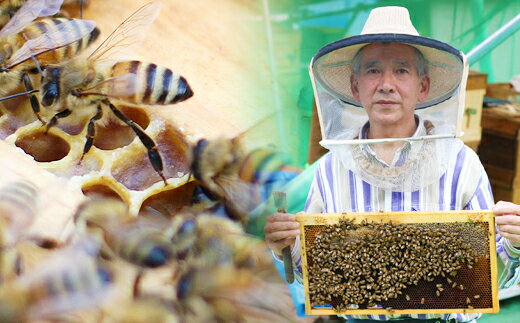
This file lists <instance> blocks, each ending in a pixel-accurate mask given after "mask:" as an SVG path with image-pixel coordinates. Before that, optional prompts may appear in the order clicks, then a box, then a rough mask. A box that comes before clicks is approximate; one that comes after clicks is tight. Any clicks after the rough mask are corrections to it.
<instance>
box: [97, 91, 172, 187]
mask: <svg viewBox="0 0 520 323" xmlns="http://www.w3.org/2000/svg"><path fill="white" fill-rule="evenodd" d="M103 102H104V103H105V104H106V105H108V106H109V107H110V110H112V112H113V113H114V114H115V116H116V117H118V118H119V119H121V120H122V121H123V122H124V123H126V124H127V125H128V126H129V127H130V128H132V130H133V131H134V132H135V134H136V135H137V136H138V137H139V139H140V140H141V142H142V143H143V145H144V146H145V147H146V150H148V158H149V159H150V163H151V164H152V167H153V169H155V171H156V172H157V174H159V176H160V177H161V178H162V180H163V182H164V186H168V183H167V182H166V178H165V177H164V175H163V173H162V171H163V162H162V159H161V155H160V154H159V151H158V150H157V145H156V144H155V142H154V141H153V139H152V138H150V137H149V136H148V135H147V134H146V132H144V131H143V129H141V127H139V125H137V124H136V123H134V122H133V121H132V120H130V119H128V118H127V117H125V115H124V114H123V113H121V111H119V110H118V109H117V108H116V107H115V106H114V105H113V104H112V103H110V101H108V100H105V101H103Z"/></svg>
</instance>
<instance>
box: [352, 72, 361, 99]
mask: <svg viewBox="0 0 520 323" xmlns="http://www.w3.org/2000/svg"><path fill="white" fill-rule="evenodd" d="M350 91H352V96H353V97H354V99H356V101H359V89H358V80H357V78H356V74H354V73H352V74H350Z"/></svg>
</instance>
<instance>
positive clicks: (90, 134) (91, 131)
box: [78, 104, 103, 165]
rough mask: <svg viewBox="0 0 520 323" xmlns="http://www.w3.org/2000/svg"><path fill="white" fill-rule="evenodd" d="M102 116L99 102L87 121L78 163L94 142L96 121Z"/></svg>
mask: <svg viewBox="0 0 520 323" xmlns="http://www.w3.org/2000/svg"><path fill="white" fill-rule="evenodd" d="M102 116H103V109H101V104H99V105H98V106H97V112H96V115H95V116H93V117H92V118H90V120H89V122H88V128H87V142H85V146H84V147H83V154H81V158H80V159H79V161H78V165H79V164H81V162H82V161H83V157H85V155H86V154H87V153H88V152H89V150H90V148H92V144H93V143H94V136H95V135H96V121H98V120H99V119H101V117H102Z"/></svg>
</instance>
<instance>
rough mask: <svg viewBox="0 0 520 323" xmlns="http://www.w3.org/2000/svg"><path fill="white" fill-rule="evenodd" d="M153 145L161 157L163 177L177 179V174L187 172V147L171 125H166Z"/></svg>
mask: <svg viewBox="0 0 520 323" xmlns="http://www.w3.org/2000/svg"><path fill="white" fill-rule="evenodd" d="M155 143H156V144H157V147H158V148H159V151H160V152H161V156H163V160H164V175H165V176H166V177H167V178H168V177H177V173H178V172H181V173H184V174H187V173H188V172H189V164H188V152H189V145H188V143H187V142H186V140H185V137H184V135H182V134H181V133H180V132H179V131H178V130H177V129H175V128H174V127H173V126H172V125H166V129H165V130H164V131H162V132H160V133H159V134H158V135H157V137H156V138H155Z"/></svg>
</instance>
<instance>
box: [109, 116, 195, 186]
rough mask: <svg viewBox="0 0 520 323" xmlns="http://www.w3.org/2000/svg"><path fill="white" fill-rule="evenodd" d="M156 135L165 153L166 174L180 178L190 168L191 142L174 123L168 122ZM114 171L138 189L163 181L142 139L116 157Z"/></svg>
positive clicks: (157, 143) (118, 179) (157, 142)
mask: <svg viewBox="0 0 520 323" xmlns="http://www.w3.org/2000/svg"><path fill="white" fill-rule="evenodd" d="M153 139H154V140H155V144H156V145H157V148H158V151H159V153H160V155H161V158H162V161H163V165H164V170H163V174H164V176H165V177H166V178H178V177H179V175H180V174H181V175H183V174H187V173H188V172H189V167H188V156H187V154H188V144H187V143H186V141H185V140H184V138H183V137H182V136H181V134H180V133H179V132H178V131H177V130H176V129H175V128H174V127H173V126H170V125H166V127H165V129H164V130H163V131H161V132H160V133H159V134H158V135H157V136H155V137H153ZM111 173H112V176H114V178H115V179H116V180H117V181H118V182H119V183H121V184H123V185H124V186H126V187H127V188H128V189H131V190H137V191H142V190H145V189H147V188H148V187H150V186H151V185H153V184H154V183H157V182H160V181H161V178H160V176H159V175H158V174H157V172H156V171H155V170H154V169H153V167H152V164H151V162H150V159H149V158H148V154H147V152H146V149H145V147H144V146H143V145H142V143H139V144H136V145H131V146H128V147H127V149H126V150H125V152H124V153H122V154H121V155H120V156H119V157H118V159H117V160H115V161H114V163H113V165H112V169H111Z"/></svg>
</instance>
